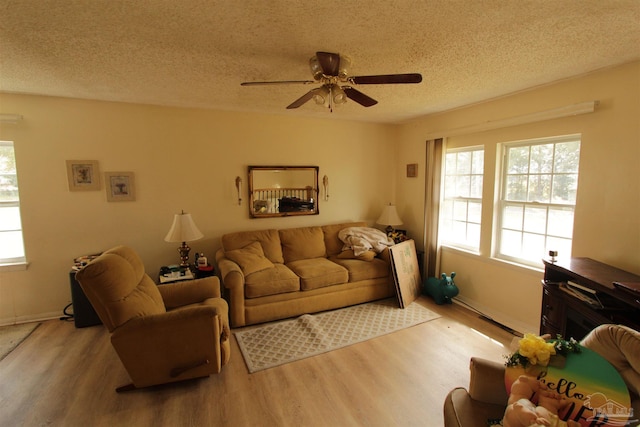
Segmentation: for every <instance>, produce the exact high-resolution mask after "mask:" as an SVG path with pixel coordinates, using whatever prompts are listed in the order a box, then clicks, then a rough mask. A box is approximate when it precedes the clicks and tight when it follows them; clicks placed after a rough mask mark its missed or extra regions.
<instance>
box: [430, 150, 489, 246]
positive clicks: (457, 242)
mask: <svg viewBox="0 0 640 427" xmlns="http://www.w3.org/2000/svg"><path fill="white" fill-rule="evenodd" d="M483 174H484V150H483V149H482V147H475V148H466V149H464V150H448V151H447V153H446V154H445V162H444V186H443V199H442V203H441V205H440V231H439V233H440V235H441V237H442V238H441V240H442V242H444V243H447V244H450V245H452V246H458V247H461V248H464V249H470V250H474V251H478V250H479V247H480V226H481V222H482V221H481V219H482V180H483Z"/></svg>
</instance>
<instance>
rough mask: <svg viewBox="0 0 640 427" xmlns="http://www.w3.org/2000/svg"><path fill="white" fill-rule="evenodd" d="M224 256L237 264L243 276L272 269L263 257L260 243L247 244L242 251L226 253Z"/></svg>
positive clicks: (270, 263) (235, 250) (271, 264)
mask: <svg viewBox="0 0 640 427" xmlns="http://www.w3.org/2000/svg"><path fill="white" fill-rule="evenodd" d="M225 256H226V257H227V258H229V259H230V260H231V261H233V262H235V263H236V264H238V265H239V266H240V268H241V269H242V272H243V273H244V275H245V276H247V275H249V274H251V273H255V272H256V271H262V270H266V269H267V268H273V263H272V262H271V261H269V260H268V259H267V258H266V257H265V256H264V252H263V251H262V245H261V244H260V242H253V243H249V244H248V245H247V246H245V247H244V248H242V249H234V250H232V251H227V252H225Z"/></svg>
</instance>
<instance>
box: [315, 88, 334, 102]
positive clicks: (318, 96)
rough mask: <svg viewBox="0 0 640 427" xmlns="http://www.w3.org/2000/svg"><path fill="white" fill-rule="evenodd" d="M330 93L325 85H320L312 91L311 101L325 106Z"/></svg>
mask: <svg viewBox="0 0 640 427" xmlns="http://www.w3.org/2000/svg"><path fill="white" fill-rule="evenodd" d="M330 96H331V91H330V90H329V88H328V87H327V86H326V85H322V86H321V87H319V88H318V89H316V90H315V91H314V94H313V100H314V101H315V102H316V104H318V105H325V104H326V103H327V101H328V100H329V99H330Z"/></svg>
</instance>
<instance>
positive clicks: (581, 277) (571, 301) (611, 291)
mask: <svg viewBox="0 0 640 427" xmlns="http://www.w3.org/2000/svg"><path fill="white" fill-rule="evenodd" d="M544 265H545V272H544V280H543V281H542V292H543V294H542V316H541V318H540V334H551V336H552V337H555V336H556V335H562V336H563V337H565V338H575V339H577V340H580V339H582V338H584V336H585V335H586V334H587V333H588V332H589V331H590V330H592V329H593V328H595V327H596V326H598V325H601V324H604V323H615V324H621V325H626V326H629V327H631V328H633V329H636V330H640V295H638V294H637V293H634V292H632V291H626V290H623V289H620V288H618V287H616V286H615V285H614V283H615V282H631V283H640V276H637V275H635V274H632V273H629V272H627V271H624V270H620V269H618V268H615V267H612V266H610V265H607V264H604V263H601V262H599V261H595V260H592V259H589V258H571V259H570V260H567V261H556V262H550V261H547V260H545V261H544Z"/></svg>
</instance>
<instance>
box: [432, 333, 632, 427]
mask: <svg viewBox="0 0 640 427" xmlns="http://www.w3.org/2000/svg"><path fill="white" fill-rule="evenodd" d="M581 344H582V345H583V346H585V347H586V348H588V349H590V350H593V351H595V352H596V353H598V354H599V355H600V356H602V357H603V358H605V359H606V360H607V361H608V362H609V363H611V364H612V365H613V366H614V367H615V368H616V370H617V371H618V372H619V373H620V376H621V377H622V379H623V380H624V382H625V384H626V385H627V387H628V388H629V394H630V396H631V406H632V407H633V413H634V415H635V416H634V419H637V418H638V415H640V398H639V397H638V394H639V393H640V332H638V331H635V330H633V329H631V328H628V327H626V326H622V325H610V324H605V325H600V326H598V327H597V328H595V329H594V330H593V331H591V332H590V333H589V334H588V335H587V336H586V337H585V338H584V339H583V340H582V341H581ZM470 369H471V376H470V381H469V390H468V391H467V390H466V389H464V388H462V387H458V388H455V389H453V390H451V391H450V392H449V394H448V395H447V397H446V399H445V402H444V425H445V427H476V426H477V427H486V426H487V420H488V419H496V420H499V419H502V417H503V415H504V411H505V409H506V406H507V400H508V396H507V392H506V390H505V384H504V371H505V367H504V364H503V363H498V362H493V361H489V360H485V359H480V358H472V359H471V365H470ZM631 425H636V424H631Z"/></svg>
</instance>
